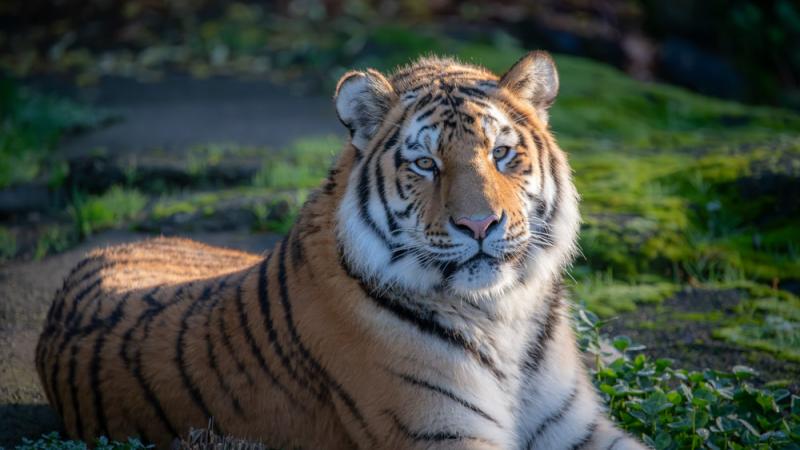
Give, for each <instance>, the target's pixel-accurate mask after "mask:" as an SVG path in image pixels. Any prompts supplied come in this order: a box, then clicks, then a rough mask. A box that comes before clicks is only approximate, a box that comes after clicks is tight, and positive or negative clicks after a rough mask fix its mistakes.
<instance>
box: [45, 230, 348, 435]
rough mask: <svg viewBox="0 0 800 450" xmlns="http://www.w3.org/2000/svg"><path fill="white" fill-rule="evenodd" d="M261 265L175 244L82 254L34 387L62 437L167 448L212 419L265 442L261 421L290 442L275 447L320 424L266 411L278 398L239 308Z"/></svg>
mask: <svg viewBox="0 0 800 450" xmlns="http://www.w3.org/2000/svg"><path fill="white" fill-rule="evenodd" d="M264 260H265V259H264V257H263V256H257V255H253V254H249V253H244V252H239V251H234V250H228V249H222V248H217V247H210V246H207V245H203V244H200V243H197V242H194V241H190V240H186V239H175V238H169V239H168V238H157V239H152V240H148V241H144V242H141V243H136V244H129V245H122V246H116V247H110V248H107V249H101V250H95V251H93V252H92V253H90V254H89V255H87V257H86V258H85V259H83V260H82V261H81V262H80V263H79V264H78V265H77V266H76V267H75V268H74V269H73V270H72V272H71V273H70V275H68V276H67V278H66V279H65V280H64V284H63V287H62V288H61V289H60V290H59V292H58V293H57V294H56V298H55V300H54V302H53V304H52V306H51V309H50V311H49V313H48V316H47V319H46V322H45V329H44V331H43V333H42V335H41V338H40V340H39V344H38V347H37V350H36V364H37V370H38V372H39V376H40V378H41V380H42V384H43V386H44V388H45V392H46V394H47V397H48V400H49V401H50V404H51V405H53V407H54V408H55V409H56V410H57V412H58V414H59V416H61V418H62V420H63V423H64V426H65V428H66V430H67V433H68V434H69V435H70V436H72V437H75V438H79V439H88V440H91V439H92V438H93V437H96V436H101V435H105V436H110V437H114V438H118V439H125V438H126V437H127V436H139V437H140V438H142V439H143V440H144V441H146V442H152V443H156V444H158V446H159V447H167V446H169V445H170V444H171V442H170V440H172V439H175V438H176V437H179V436H183V435H184V433H186V431H187V430H189V429H190V428H192V427H195V428H196V427H202V426H203V424H205V423H206V422H207V420H208V418H210V417H214V420H215V421H217V422H220V423H224V424H226V425H228V424H233V425H232V426H229V427H227V428H226V429H224V431H225V432H228V433H234V434H236V435H237V436H241V437H250V438H252V439H264V438H265V437H266V436H265V435H264V434H263V433H260V432H258V430H260V429H261V428H262V427H259V426H258V425H253V422H254V421H257V420H258V417H260V416H262V417H263V415H265V414H267V415H269V416H272V417H274V418H273V419H271V422H272V423H271V425H273V424H274V425H275V426H276V427H277V428H278V429H283V430H285V432H286V434H287V437H285V438H284V437H282V436H281V435H280V433H274V432H273V433H271V436H270V439H271V441H272V442H296V440H295V439H291V438H290V437H291V436H293V435H296V434H298V430H297V428H298V427H299V426H302V423H303V422H306V421H309V420H311V421H322V422H324V419H320V417H318V416H317V417H305V416H304V415H303V414H302V411H300V410H297V409H296V408H295V407H293V406H292V405H291V404H290V402H281V401H280V400H274V399H273V400H272V401H271V402H269V403H268V404H265V403H264V401H263V399H269V398H273V397H278V395H277V394H278V393H277V392H275V389H274V385H271V384H270V383H269V382H262V381H268V380H264V379H263V378H264V377H263V374H262V373H261V371H259V370H258V368H257V367H255V366H257V365H258V363H259V362H260V361H259V359H258V358H257V357H255V358H254V357H253V355H255V353H253V354H252V355H250V354H246V350H245V349H247V348H248V346H251V345H256V346H257V345H258V344H255V342H254V341H256V340H257V339H260V338H261V337H262V336H261V335H260V334H257V331H256V330H255V329H254V330H253V331H250V334H248V335H247V337H249V338H250V339H241V333H238V332H237V330H240V329H241V328H242V327H251V326H257V324H255V323H253V322H252V321H251V319H250V318H249V316H251V315H252V314H253V313H254V311H252V307H253V305H252V302H249V301H248V302H246V303H245V301H244V300H243V298H244V297H245V296H249V295H250V294H251V293H252V292H254V291H255V290H256V289H257V284H258V279H257V277H256V276H255V275H256V270H257V269H258V268H259V264H258V263H259V262H263V261H264ZM253 335H255V336H256V337H253ZM248 366H250V367H248ZM209 386H213V387H211V389H209ZM214 389H218V390H219V391H220V392H219V394H218V395H215V394H214V393H213V390H214ZM293 399H294V400H296V399H297V397H293ZM212 411H213V413H212ZM323 428H324V427H323ZM216 429H217V430H221V428H219V427H216ZM253 430H256V433H254V432H253ZM320 434H321V435H322V436H324V438H325V440H326V442H328V443H330V442H336V441H337V440H341V436H339V437H337V432H333V433H331V432H327V433H326V432H322V433H320ZM339 434H341V433H339ZM165 436H166V437H168V440H165ZM314 442H316V445H320V443H319V441H315V440H314V439H312V440H311V441H310V443H311V444H312V445H314Z"/></svg>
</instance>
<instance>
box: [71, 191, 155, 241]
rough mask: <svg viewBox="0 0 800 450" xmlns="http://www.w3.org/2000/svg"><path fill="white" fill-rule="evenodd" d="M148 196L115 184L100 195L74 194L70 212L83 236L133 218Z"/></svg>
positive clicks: (143, 205)
mask: <svg viewBox="0 0 800 450" xmlns="http://www.w3.org/2000/svg"><path fill="white" fill-rule="evenodd" d="M146 203H147V198H146V197H145V196H144V195H143V194H141V193H140V192H139V191H137V190H134V189H124V188H122V187H119V186H114V187H112V188H111V189H110V190H108V191H107V192H105V193H103V194H102V195H99V196H90V197H88V198H86V197H84V196H83V195H82V194H80V193H75V195H73V202H72V205H71V209H70V213H71V215H72V217H73V219H74V221H75V225H76V227H77V229H78V232H79V233H80V235H81V236H82V237H86V236H89V235H91V234H92V233H93V232H95V231H99V230H102V229H106V228H111V227H114V226H118V225H120V224H121V223H123V222H125V221H127V220H130V219H133V218H134V217H135V216H136V215H137V214H138V213H139V212H140V211H141V210H142V209H143V208H144V207H145V205H146Z"/></svg>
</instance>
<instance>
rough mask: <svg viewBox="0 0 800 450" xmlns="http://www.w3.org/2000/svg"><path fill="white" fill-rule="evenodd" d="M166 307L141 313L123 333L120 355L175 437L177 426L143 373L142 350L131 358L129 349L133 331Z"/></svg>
mask: <svg viewBox="0 0 800 450" xmlns="http://www.w3.org/2000/svg"><path fill="white" fill-rule="evenodd" d="M160 287H161V286H156V287H155V288H154V289H153V290H152V291H151V292H149V293H148V294H146V296H147V295H155V293H156V292H157V291H158V290H159V289H160ZM182 289H183V288H180V289H179V290H178V292H176V295H175V297H176V298H175V301H174V302H175V303H177V302H179V301H180V298H179V297H180V292H181V290H182ZM165 308H166V306H159V307H158V308H148V309H146V310H145V311H144V312H143V313H142V314H140V315H139V317H138V318H137V319H136V322H135V323H134V325H133V326H132V327H130V328H129V329H128V330H127V331H126V332H125V334H124V335H123V337H122V345H121V346H120V350H119V353H120V357H121V358H122V360H123V361H124V362H125V365H126V367H127V368H128V370H130V371H131V374H132V375H133V377H134V378H135V379H136V381H137V383H139V387H140V388H141V389H142V391H143V392H144V396H145V399H146V400H147V402H148V403H149V404H150V406H151V407H152V408H153V410H154V411H155V413H156V417H158V419H159V420H160V421H161V423H162V425H164V428H166V429H167V431H168V432H169V433H170V435H171V436H172V437H174V438H175V437H178V432H177V430H176V429H175V426H174V425H173V424H172V422H171V421H170V420H169V418H168V417H167V414H166V412H165V411H164V407H163V406H162V405H161V402H160V401H159V400H158V397H157V396H156V394H155V392H154V391H153V389H152V387H150V384H149V383H148V382H147V380H146V379H145V377H144V374H143V373H142V361H141V356H142V355H141V353H142V352H141V349H139V350H138V351H137V352H136V354H135V355H134V356H133V358H131V357H130V356H129V355H128V351H127V350H128V345H130V342H131V339H132V337H133V333H134V332H135V331H136V330H137V329H138V328H139V327H140V326H141V325H142V324H146V323H147V322H146V321H148V320H152V318H154V317H155V316H157V315H158V314H160V313H161V312H163V311H164V309H165Z"/></svg>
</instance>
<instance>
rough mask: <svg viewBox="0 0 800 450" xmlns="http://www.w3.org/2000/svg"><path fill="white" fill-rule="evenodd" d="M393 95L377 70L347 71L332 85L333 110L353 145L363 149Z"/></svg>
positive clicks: (392, 99) (387, 110)
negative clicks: (334, 109)
mask: <svg viewBox="0 0 800 450" xmlns="http://www.w3.org/2000/svg"><path fill="white" fill-rule="evenodd" d="M396 98H397V94H396V93H395V92H394V89H393V88H392V85H391V83H389V80H387V79H386V78H385V77H384V76H383V75H381V73H380V72H378V71H376V70H372V69H369V70H367V71H366V72H348V73H346V74H344V76H342V78H341V79H340V80H339V83H338V84H337V85H336V94H335V96H334V100H335V101H336V113H337V114H338V116H339V120H340V121H341V122H342V123H343V124H344V126H346V127H347V129H348V130H350V137H351V138H352V142H353V145H354V146H355V147H356V148H358V149H359V150H362V151H363V150H365V147H366V145H367V144H368V143H369V141H370V139H372V137H373V136H374V135H375V133H376V132H377V131H378V128H380V126H381V123H383V119H384V117H385V116H386V113H387V112H389V108H391V107H392V104H393V102H394V101H395V100H396Z"/></svg>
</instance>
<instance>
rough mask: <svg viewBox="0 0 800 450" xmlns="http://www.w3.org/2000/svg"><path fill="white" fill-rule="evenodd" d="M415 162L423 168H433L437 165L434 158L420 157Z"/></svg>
mask: <svg viewBox="0 0 800 450" xmlns="http://www.w3.org/2000/svg"><path fill="white" fill-rule="evenodd" d="M414 164H416V165H417V167H419V168H420V169H422V170H433V168H434V167H436V163H435V162H434V161H433V158H419V159H417V160H416V161H414Z"/></svg>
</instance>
